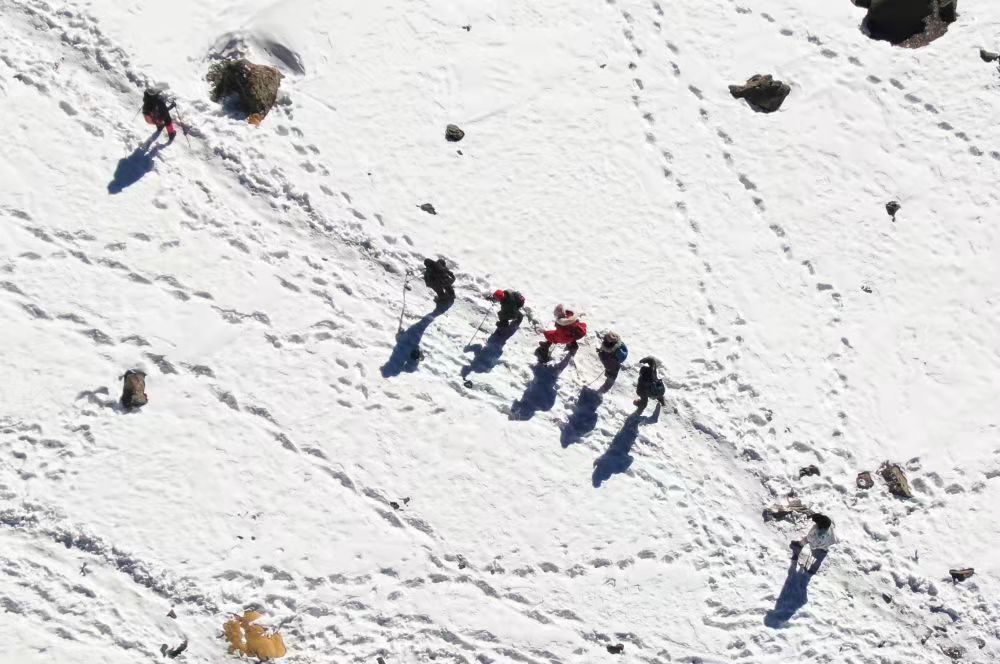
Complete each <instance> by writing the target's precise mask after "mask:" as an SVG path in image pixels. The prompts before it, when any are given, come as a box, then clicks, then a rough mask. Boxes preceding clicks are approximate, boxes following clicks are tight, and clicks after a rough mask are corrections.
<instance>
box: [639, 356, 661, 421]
mask: <svg viewBox="0 0 1000 664" xmlns="http://www.w3.org/2000/svg"><path fill="white" fill-rule="evenodd" d="M639 365H640V366H639V382H638V383H637V384H636V386H635V393H636V394H638V395H639V398H638V399H636V400H635V401H634V402H633V403H634V404H635V405H636V406H637V408H636V412H637V413H641V412H642V411H644V410H646V404H648V403H649V400H650V398H653V399H656V401H657V402H658V403H659V404H660V405H661V406H663V405H666V401H664V399H663V395H664V394H666V392H667V389H666V387H664V385H663V381H662V380H661V379H660V376H659V374H658V373H657V370H658V369H659V367H660V363H659V362H657V361H656V358H653V357H644V358H642V359H641V360H639Z"/></svg>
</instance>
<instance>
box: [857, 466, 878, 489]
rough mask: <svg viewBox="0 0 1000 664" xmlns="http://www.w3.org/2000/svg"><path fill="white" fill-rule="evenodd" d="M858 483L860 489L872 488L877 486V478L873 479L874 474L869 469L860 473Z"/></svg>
mask: <svg viewBox="0 0 1000 664" xmlns="http://www.w3.org/2000/svg"><path fill="white" fill-rule="evenodd" d="M856 483H857V485H858V488H859V489H870V488H872V487H873V486H875V480H873V479H872V474H871V473H869V472H868V471H867V470H865V471H862V472H860V473H858V479H857V482H856Z"/></svg>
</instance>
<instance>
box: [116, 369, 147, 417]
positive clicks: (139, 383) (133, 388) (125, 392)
mask: <svg viewBox="0 0 1000 664" xmlns="http://www.w3.org/2000/svg"><path fill="white" fill-rule="evenodd" d="M122 378H123V379H124V384H123V385H122V398H121V404H122V406H123V407H124V408H126V409H129V410H131V409H132V408H139V407H141V406H145V405H146V403H147V402H148V401H149V398H148V397H147V396H146V374H144V373H143V372H141V371H139V370H138V369H129V370H128V371H126V372H125V375H124V376H122Z"/></svg>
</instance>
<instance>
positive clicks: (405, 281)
mask: <svg viewBox="0 0 1000 664" xmlns="http://www.w3.org/2000/svg"><path fill="white" fill-rule="evenodd" d="M409 283H410V271H409V270H407V271H406V278H405V279H403V309H402V311H400V312H399V326H398V327H397V328H396V334H399V333H400V332H402V331H403V316H405V315H406V291H407V288H406V286H407V284H409Z"/></svg>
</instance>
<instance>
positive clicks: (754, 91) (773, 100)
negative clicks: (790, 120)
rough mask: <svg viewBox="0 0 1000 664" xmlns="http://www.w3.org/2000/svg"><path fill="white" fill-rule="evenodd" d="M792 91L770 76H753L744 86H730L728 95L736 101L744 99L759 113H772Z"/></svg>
mask: <svg viewBox="0 0 1000 664" xmlns="http://www.w3.org/2000/svg"><path fill="white" fill-rule="evenodd" d="M791 91H792V89H791V88H790V87H788V86H787V85H786V84H784V83H782V82H781V81H776V80H774V78H773V77H772V76H771V75H770V74H763V75H761V74H755V75H754V76H751V77H750V78H749V79H747V82H746V83H745V84H744V85H730V86H729V93H730V94H731V95H733V97H735V98H736V99H746V100H747V104H749V105H750V107H751V108H752V109H754V110H755V111H758V112H760V113H773V112H774V111H776V110H778V109H779V108H781V104H782V103H784V101H785V97H787V96H788V94H789V93H790V92H791Z"/></svg>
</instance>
